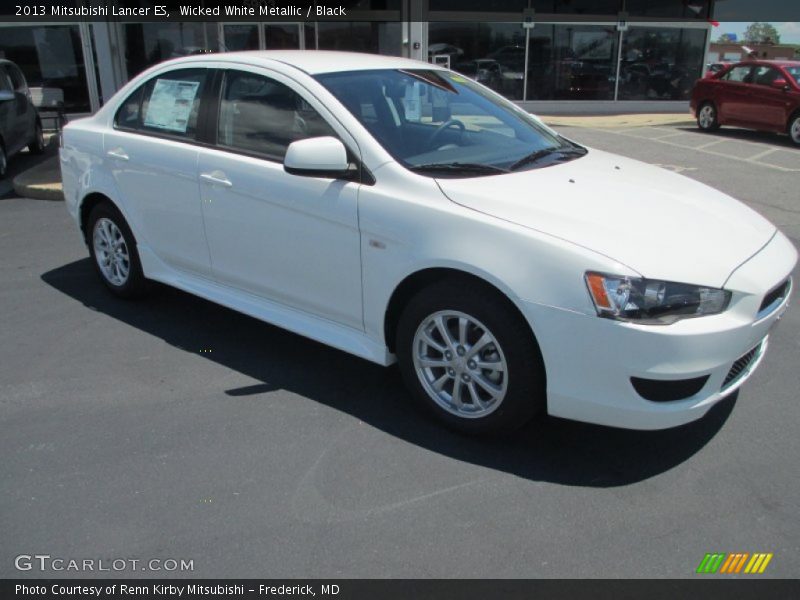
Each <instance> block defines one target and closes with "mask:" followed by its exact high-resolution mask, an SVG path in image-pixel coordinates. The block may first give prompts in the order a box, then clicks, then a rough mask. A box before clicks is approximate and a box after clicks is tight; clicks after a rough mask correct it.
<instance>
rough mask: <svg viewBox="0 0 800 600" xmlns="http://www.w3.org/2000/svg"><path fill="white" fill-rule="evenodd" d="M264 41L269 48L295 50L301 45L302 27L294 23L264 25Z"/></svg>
mask: <svg viewBox="0 0 800 600" xmlns="http://www.w3.org/2000/svg"><path fill="white" fill-rule="evenodd" d="M264 43H265V44H266V47H267V49H268V50H295V49H297V48H299V47H300V28H299V26H297V25H295V24H294V23H287V24H285V25H279V24H275V25H264Z"/></svg>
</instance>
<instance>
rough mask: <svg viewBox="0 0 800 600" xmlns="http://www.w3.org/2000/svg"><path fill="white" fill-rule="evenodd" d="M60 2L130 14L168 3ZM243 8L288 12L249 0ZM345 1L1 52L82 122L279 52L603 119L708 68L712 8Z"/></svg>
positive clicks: (25, 31)
mask: <svg viewBox="0 0 800 600" xmlns="http://www.w3.org/2000/svg"><path fill="white" fill-rule="evenodd" d="M718 1H719V2H722V1H724V0H718ZM60 4H61V5H72V6H76V7H92V6H95V7H99V6H102V7H114V6H118V7H120V8H122V9H125V8H128V9H130V8H132V7H133V8H142V7H153V6H155V5H157V4H165V2H164V1H150V0H116V1H103V2H98V1H95V0H72V2H68V1H65V2H61V3H60ZM196 4H198V5H201V4H202V3H196ZM240 4H252V5H256V6H257V5H259V4H267V5H271V6H281V5H282V4H287V5H288V4H291V3H282V2H276V1H275V0H246V1H244V0H243V2H240ZM319 4H323V3H319ZM336 4H337V5H339V4H340V3H339V2H337V3H336ZM341 4H342V5H343V6H345V7H346V9H347V17H346V18H347V20H336V21H333V20H328V21H325V20H319V21H314V20H304V21H302V22H291V21H287V20H286V18H285V17H283V18H281V17H278V18H276V19H267V20H259V17H243V18H242V20H240V21H238V22H237V21H235V20H231V19H230V18H228V20H224V19H222V18H221V19H220V20H219V21H212V20H205V21H192V20H186V21H178V20H176V19H171V20H161V21H158V20H150V21H146V20H142V21H137V20H136V18H135V17H123V16H118V17H112V16H108V17H106V18H105V20H103V21H94V20H91V19H84V20H82V19H80V18H76V19H74V20H53V21H45V20H41V19H40V20H37V21H35V22H34V21H30V22H25V21H21V20H15V21H6V22H2V23H0V57H4V58H8V59H10V60H12V61H14V62H15V63H17V64H18V65H19V66H20V67H21V68H22V70H23V72H24V73H25V75H26V77H27V79H28V82H29V85H30V86H31V88H34V89H36V88H40V89H41V90H45V91H46V92H47V93H45V96H46V97H49V98H57V99H59V100H61V99H63V103H64V109H65V112H66V113H67V114H71V115H78V114H86V113H90V112H94V111H96V110H97V109H98V108H99V107H100V106H101V105H102V103H103V101H104V99H107V98H110V97H111V95H112V94H113V93H114V92H115V91H116V90H118V89H119V88H120V87H121V86H122V85H124V84H125V82H127V81H128V80H129V79H131V78H132V77H134V76H135V75H136V74H138V73H140V72H141V71H142V70H144V69H146V68H147V67H149V66H151V65H153V64H156V63H158V62H160V61H162V60H166V59H169V58H174V57H177V56H184V55H189V54H196V53H201V52H217V51H223V52H225V51H237V50H257V49H282V48H298V49H306V50H313V49H320V50H350V51H357V52H372V53H378V54H387V55H397V56H407V57H411V58H415V59H419V60H425V61H431V62H436V63H439V64H445V65H449V66H450V68H452V69H454V70H457V71H459V72H462V73H464V74H466V75H468V76H470V77H473V78H475V79H477V80H479V81H481V82H482V83H485V84H486V85H488V86H490V87H492V88H494V89H495V90H497V91H498V92H500V93H501V94H503V95H505V96H506V97H508V98H510V99H512V100H514V101H517V102H520V103H521V104H522V105H523V106H524V107H525V108H528V109H530V110H533V111H537V110H538V111H542V112H545V111H547V110H552V109H554V108H555V109H558V110H562V111H567V112H569V110H570V109H571V108H573V109H575V110H583V111H585V110H586V109H587V107H588V108H590V110H597V111H601V112H602V111H603V110H606V109H608V110H620V109H622V108H625V109H630V110H670V109H675V110H679V111H682V110H686V109H687V107H688V102H687V100H688V94H689V92H690V90H691V86H692V83H693V82H694V80H695V79H697V78H698V77H700V76H701V75H702V73H703V69H704V65H705V62H706V55H707V52H708V46H709V42H710V38H711V35H712V25H711V19H712V18H713V10H714V4H715V2H714V0H354V1H351V2H347V1H344V2H341ZM120 12H125V11H124V10H120V11H117V13H120ZM152 12H153V11H152V10H151V11H150V14H152ZM109 13H111V11H110V10H109ZM312 14H313V13H312ZM23 18H24V17H23ZM312 18H313V17H312ZM587 103H590V104H591V106H589V105H588V104H587ZM621 103H624V106H623V105H622V104H621Z"/></svg>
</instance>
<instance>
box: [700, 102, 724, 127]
mask: <svg viewBox="0 0 800 600" xmlns="http://www.w3.org/2000/svg"><path fill="white" fill-rule="evenodd" d="M697 126H698V127H699V128H700V129H701V130H702V131H714V130H715V129H719V120H718V117H717V108H716V107H715V106H714V105H713V104H712V103H711V102H704V103H703V104H702V105H700V108H699V109H697Z"/></svg>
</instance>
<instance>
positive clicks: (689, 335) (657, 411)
mask: <svg viewBox="0 0 800 600" xmlns="http://www.w3.org/2000/svg"><path fill="white" fill-rule="evenodd" d="M796 261H797V252H796V251H795V249H794V247H793V246H792V245H791V243H790V242H789V241H788V240H787V239H786V238H785V237H784V236H783V235H782V234H780V233H778V234H776V236H775V237H774V238H773V240H772V241H771V242H770V243H769V244H768V245H767V246H766V247H765V248H764V249H762V250H761V252H759V253H758V254H756V255H755V256H754V257H753V258H751V259H750V260H749V261H748V262H746V263H744V264H743V265H742V266H740V267H739V268H738V269H737V270H736V271H734V273H733V274H732V275H731V276H730V278H729V279H728V282H727V283H726V285H725V287H726V289H729V290H731V291H732V292H733V298H732V301H731V304H730V306H729V308H728V309H727V310H726V311H725V312H724V313H722V314H719V315H713V316H706V317H698V318H693V319H684V320H681V321H678V322H677V323H674V324H672V325H667V326H652V325H650V326H647V325H636V324H633V323H625V322H619V321H613V320H609V319H603V318H599V317H597V316H596V315H595V314H582V313H577V312H574V311H568V310H563V309H559V308H554V307H551V306H543V305H539V304H535V303H530V302H524V303H523V311H524V312H525V315H526V317H527V318H528V320H529V322H530V324H531V327H532V328H533V331H534V332H535V334H536V337H537V340H538V341H539V345H540V347H541V350H542V355H543V358H544V362H545V368H546V371H547V388H548V412H549V413H550V414H551V415H554V416H557V417H564V418H568V419H574V420H578V421H585V422H590V423H598V424H602V425H610V426H614V427H624V428H629V429H666V428H669V427H675V426H678V425H682V424H684V423H688V422H691V421H694V420H696V419H699V418H700V417H702V416H703V415H705V413H706V412H708V410H709V409H710V408H711V407H712V406H713V405H714V404H716V403H717V402H718V401H720V400H721V399H723V398H724V397H726V396H728V395H730V394H731V393H732V392H734V391H735V390H736V389H738V388H739V387H740V386H741V385H742V384H743V383H744V382H745V381H747V379H748V378H749V377H750V376H751V375H752V374H753V372H754V371H755V369H756V368H757V367H758V365H759V364H760V362H761V360H762V359H763V357H764V355H765V353H766V349H767V346H768V338H769V333H770V331H771V329H772V328H773V326H774V325H775V324H776V323H777V322H778V320H779V319H780V318H781V317H782V316H783V314H784V312H785V311H786V309H787V307H788V305H789V297H790V293H787V294H786V296H785V297H784V298H783V299H782V300H781V301H780V302H775V303H772V305H770V306H769V307H768V309H765V308H764V307H762V303H763V302H764V298H765V297H766V296H767V294H768V293H769V292H770V290H772V289H773V288H775V287H776V286H777V285H778V284H780V283H782V282H783V281H785V280H786V279H787V278H788V277H789V274H790V273H791V271H792V269H793V268H794V265H795V263H796ZM706 376H707V379H706V380H705V383H704V384H703V385H702V387H701V388H700V389H699V391H698V392H696V393H694V394H692V395H691V396H689V397H687V398H685V399H682V400H674V401H669V402H663V401H662V402H655V401H651V400H646V399H645V398H643V397H642V396H641V395H640V394H639V393H637V391H636V389H635V388H634V385H633V383H632V382H631V378H641V379H648V380H654V379H655V380H668V381H676V380H687V379H694V378H703V377H706Z"/></svg>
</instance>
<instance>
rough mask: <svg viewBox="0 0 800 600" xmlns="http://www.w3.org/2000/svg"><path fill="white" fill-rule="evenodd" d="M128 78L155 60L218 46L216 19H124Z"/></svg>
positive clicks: (210, 49)
mask: <svg viewBox="0 0 800 600" xmlns="http://www.w3.org/2000/svg"><path fill="white" fill-rule="evenodd" d="M123 35H124V37H125V44H124V47H125V64H126V67H127V69H128V79H130V78H131V77H133V76H134V75H137V74H139V73H141V72H142V71H144V70H145V69H146V68H148V67H151V66H153V65H155V64H157V63H160V62H162V61H165V60H168V59H170V58H177V57H179V56H188V55H190V54H202V53H204V52H212V51H215V50H216V49H217V48H219V40H218V39H217V25H216V23H199V22H197V23H195V22H186V23H126V24H125V25H124V28H123Z"/></svg>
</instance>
